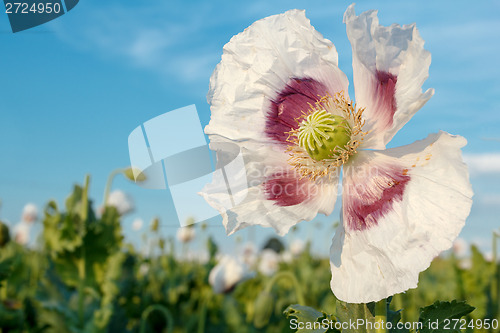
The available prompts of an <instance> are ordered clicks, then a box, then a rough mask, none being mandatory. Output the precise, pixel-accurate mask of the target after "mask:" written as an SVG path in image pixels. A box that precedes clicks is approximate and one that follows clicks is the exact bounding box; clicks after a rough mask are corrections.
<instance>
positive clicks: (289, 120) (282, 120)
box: [265, 78, 328, 144]
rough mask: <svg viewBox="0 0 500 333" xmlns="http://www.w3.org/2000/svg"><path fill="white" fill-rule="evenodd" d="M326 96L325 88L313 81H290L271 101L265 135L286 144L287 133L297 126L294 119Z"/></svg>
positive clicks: (296, 79) (308, 79)
mask: <svg viewBox="0 0 500 333" xmlns="http://www.w3.org/2000/svg"><path fill="white" fill-rule="evenodd" d="M327 94H328V90H327V88H326V86H325V85H324V84H322V83H320V82H318V81H316V80H314V79H311V78H292V79H290V82H288V84H287V85H286V86H285V87H284V88H283V90H282V91H280V92H279V93H278V95H277V97H276V98H274V99H273V100H271V103H270V108H269V112H268V113H267V115H266V116H267V120H266V129H265V132H266V135H267V136H268V137H269V138H271V139H273V140H275V141H277V142H278V143H283V144H287V141H286V140H287V138H288V132H289V131H290V130H292V129H297V128H298V126H299V125H298V123H297V121H296V120H295V119H297V118H298V117H300V116H301V115H302V114H303V112H304V113H305V112H307V110H309V109H310V108H311V107H310V105H314V103H316V102H317V101H318V100H319V99H321V97H323V96H326V95H327Z"/></svg>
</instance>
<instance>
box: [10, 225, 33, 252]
mask: <svg viewBox="0 0 500 333" xmlns="http://www.w3.org/2000/svg"><path fill="white" fill-rule="evenodd" d="M31 225H32V224H31V222H26V221H21V222H19V223H18V224H16V226H15V227H14V239H15V241H16V242H17V243H18V244H21V245H24V246H27V245H28V243H29V242H30V238H31V237H30V233H31Z"/></svg>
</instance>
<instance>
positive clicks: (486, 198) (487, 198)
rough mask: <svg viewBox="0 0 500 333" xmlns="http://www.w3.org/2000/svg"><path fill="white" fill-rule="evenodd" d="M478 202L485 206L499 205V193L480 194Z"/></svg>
mask: <svg viewBox="0 0 500 333" xmlns="http://www.w3.org/2000/svg"><path fill="white" fill-rule="evenodd" d="M480 202H481V204H483V205H486V206H493V207H500V194H497V193H493V194H481V197H480Z"/></svg>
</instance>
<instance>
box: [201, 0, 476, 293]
mask: <svg viewBox="0 0 500 333" xmlns="http://www.w3.org/2000/svg"><path fill="white" fill-rule="evenodd" d="M344 22H345V23H346V25H347V36H348V37H349V40H350V41H351V45H352V50H353V74H354V75H353V81H354V91H355V95H356V104H354V102H353V101H351V99H350V98H349V96H348V88H347V87H348V79H347V77H346V75H345V74H344V73H343V72H342V71H341V70H340V69H339V67H338V55H337V51H336V49H335V46H334V45H333V44H332V42H330V41H329V40H327V39H324V38H323V36H322V35H321V34H320V33H319V32H317V31H316V30H315V29H314V28H313V27H312V26H311V24H310V22H309V20H308V19H307V18H306V17H305V13H304V11H299V10H291V11H288V12H286V13H284V14H280V15H275V16H270V17H267V18H264V19H262V20H259V21H257V22H255V23H254V24H252V25H251V26H250V27H249V28H247V29H245V31H243V32H242V33H240V34H238V35H236V36H234V37H233V38H232V39H231V40H230V42H229V43H228V44H226V45H225V46H224V52H223V55H222V61H221V62H220V63H219V64H218V65H217V67H216V69H215V71H214V73H213V75H212V77H211V79H210V91H209V93H208V101H209V103H210V104H211V120H210V123H209V124H208V126H207V127H206V128H205V133H206V134H208V136H209V139H210V145H211V147H212V148H214V149H219V151H218V152H217V154H218V155H217V158H218V159H220V158H222V157H223V156H224V154H225V153H227V152H226V151H224V147H223V145H224V144H226V146H227V143H230V144H233V145H238V146H239V148H240V152H241V155H242V157H243V160H244V161H245V171H246V177H235V178H236V179H234V181H233V179H231V181H232V182H231V192H232V195H233V198H235V200H233V202H235V203H237V204H236V205H234V207H229V208H228V204H227V202H228V200H227V198H226V197H227V195H226V196H225V195H224V193H227V186H226V184H225V183H224V179H223V178H222V177H217V176H216V175H215V176H214V179H213V182H212V183H211V184H208V185H207V186H206V187H205V188H204V189H203V191H202V193H201V195H203V196H204V198H205V199H206V200H207V202H208V203H210V204H211V205H212V206H213V207H215V208H216V209H218V210H219V212H220V213H221V215H222V217H223V224H224V226H225V228H226V230H227V232H228V234H232V233H234V232H235V231H237V230H239V229H242V228H244V227H246V226H249V225H253V224H258V225H262V226H264V227H272V228H274V229H275V230H276V231H277V233H278V234H280V235H283V234H285V233H286V232H287V231H288V230H289V229H290V228H291V227H292V226H294V225H296V224H297V223H299V222H300V221H302V220H308V221H309V220H311V219H313V218H314V217H315V216H316V215H317V214H318V213H323V214H326V215H328V214H330V213H331V212H332V210H333V208H334V205H335V201H336V197H337V188H338V178H339V173H340V169H341V168H342V167H343V168H344V170H343V186H342V189H343V191H342V203H343V205H342V210H341V224H340V226H339V228H338V230H337V232H336V233H335V236H334V238H333V244H332V246H331V255H330V262H331V271H332V280H331V288H332V291H333V292H334V294H335V295H336V296H337V298H339V299H341V300H343V301H347V302H350V303H367V302H371V301H378V300H380V299H382V298H386V297H388V296H391V295H393V294H396V293H400V292H403V291H405V290H407V289H409V288H415V287H416V286H417V282H418V275H419V273H420V272H421V271H423V270H425V269H426V268H427V267H429V265H430V262H431V261H432V259H433V258H434V257H436V256H437V255H438V254H439V253H440V252H442V251H443V250H446V249H448V248H450V247H451V245H452V243H453V240H454V239H455V238H456V237H457V235H458V234H459V232H460V230H461V229H462V227H463V225H464V223H465V219H466V217H467V216H468V215H469V212H470V207H471V204H472V200H471V197H472V195H473V194H472V189H471V185H470V182H469V179H468V178H469V177H468V170H467V167H466V165H465V164H464V163H463V162H462V155H461V150H460V149H461V147H463V146H464V145H465V144H466V140H465V139H464V138H462V137H460V136H454V135H450V134H448V133H445V132H440V133H437V134H431V135H429V136H428V137H427V138H426V139H424V140H421V141H417V142H415V143H413V144H410V145H407V146H404V147H399V148H391V149H385V147H386V145H387V143H388V142H389V141H390V140H391V139H392V137H393V136H394V135H395V134H396V132H397V131H398V130H399V129H401V128H402V127H403V125H404V124H406V123H407V122H408V121H409V120H410V118H411V117H412V116H413V115H414V114H415V113H416V112H417V110H419V109H420V108H421V107H422V106H423V105H424V104H425V103H426V102H427V101H428V100H429V99H430V98H431V96H432V95H433V93H434V90H433V89H429V90H427V91H425V92H422V85H423V83H424V82H425V80H426V78H427V76H428V70H429V65H430V62H431V56H430V53H429V52H428V51H426V50H424V41H423V40H422V38H421V37H420V34H419V33H418V30H417V29H416V27H415V25H414V24H412V25H404V26H399V25H396V24H393V25H391V26H389V27H384V26H381V25H379V23H378V18H377V12H376V11H368V12H365V13H362V14H361V15H359V16H356V14H355V13H354V6H352V5H351V6H350V7H349V8H348V9H347V11H346V13H345V15H344ZM221 147H222V148H221ZM245 178H246V179H245ZM238 181H240V182H241V184H239V183H237V182H238ZM236 199H237V200H236Z"/></svg>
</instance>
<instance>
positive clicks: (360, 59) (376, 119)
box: [344, 5, 434, 149]
mask: <svg viewBox="0 0 500 333" xmlns="http://www.w3.org/2000/svg"><path fill="white" fill-rule="evenodd" d="M344 22H345V23H346V26H347V36H348V37H349V40H350V41H351V45H352V50H353V51H352V53H353V60H352V67H353V78H354V91H355V94H356V104H357V106H358V107H365V108H366V110H365V112H364V114H363V115H364V117H365V119H366V124H365V126H364V128H363V130H365V131H366V130H370V131H371V132H370V133H369V134H368V135H367V136H366V137H365V143H364V147H365V148H373V149H384V148H385V145H386V144H387V143H388V142H389V141H390V140H391V139H392V137H393V136H394V135H395V134H396V132H397V131H398V130H399V129H400V128H401V127H403V126H404V124H406V123H407V122H408V121H409V120H410V118H411V117H413V115H414V114H415V112H417V111H418V110H419V109H420V108H421V107H422V106H423V105H424V104H425V103H426V102H427V101H428V100H429V99H430V98H431V97H432V95H433V94H434V90H433V89H428V90H427V91H426V92H425V93H422V85H423V83H424V81H425V80H426V79H427V77H428V73H429V66H430V63H431V55H430V53H429V52H428V51H427V50H424V41H423V39H422V38H421V37H420V34H419V33H418V30H417V28H416V26H415V24H411V25H403V26H400V25H396V24H393V25H391V26H389V27H384V26H381V25H379V22H378V18H377V11H367V12H364V13H362V14H361V15H359V16H356V14H355V13H354V5H351V6H349V8H348V9H347V11H346V12H345V15H344Z"/></svg>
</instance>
